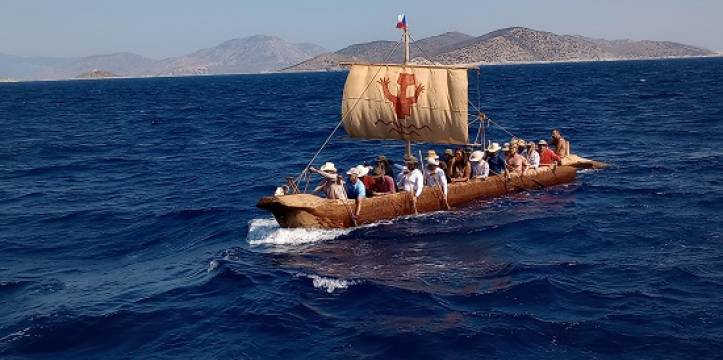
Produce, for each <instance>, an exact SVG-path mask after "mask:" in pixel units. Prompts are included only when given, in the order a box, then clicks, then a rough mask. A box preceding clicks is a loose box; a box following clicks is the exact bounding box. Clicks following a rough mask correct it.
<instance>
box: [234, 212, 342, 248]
mask: <svg viewBox="0 0 723 360" xmlns="http://www.w3.org/2000/svg"><path fill="white" fill-rule="evenodd" d="M350 232H351V229H334V230H326V229H303V228H294V229H284V228H281V227H280V226H279V224H278V223H277V222H276V220H274V219H273V218H271V219H253V220H251V221H249V233H248V235H246V240H247V241H248V243H249V244H250V245H253V246H263V245H267V246H268V245H270V246H273V245H287V246H288V245H291V246H293V245H301V244H309V243H314V242H318V241H324V240H332V239H335V238H337V237H339V236H342V235H346V234H348V233H350Z"/></svg>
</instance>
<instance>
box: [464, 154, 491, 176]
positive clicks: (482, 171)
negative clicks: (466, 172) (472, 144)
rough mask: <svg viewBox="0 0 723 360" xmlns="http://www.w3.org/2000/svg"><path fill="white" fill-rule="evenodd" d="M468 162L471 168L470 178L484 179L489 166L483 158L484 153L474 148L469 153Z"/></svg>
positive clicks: (487, 173)
mask: <svg viewBox="0 0 723 360" xmlns="http://www.w3.org/2000/svg"><path fill="white" fill-rule="evenodd" d="M469 163H470V165H471V168H472V176H471V177H472V179H482V180H484V179H486V178H487V177H488V176H489V174H490V166H489V164H488V163H487V161H485V160H484V153H483V152H482V151H480V150H475V151H473V152H472V154H470V155H469Z"/></svg>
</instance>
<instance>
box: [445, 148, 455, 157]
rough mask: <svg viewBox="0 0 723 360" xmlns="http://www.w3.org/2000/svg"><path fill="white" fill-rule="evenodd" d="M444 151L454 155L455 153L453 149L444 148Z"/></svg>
mask: <svg viewBox="0 0 723 360" xmlns="http://www.w3.org/2000/svg"><path fill="white" fill-rule="evenodd" d="M444 153H445V154H447V155H449V156H453V155H454V151H452V149H444Z"/></svg>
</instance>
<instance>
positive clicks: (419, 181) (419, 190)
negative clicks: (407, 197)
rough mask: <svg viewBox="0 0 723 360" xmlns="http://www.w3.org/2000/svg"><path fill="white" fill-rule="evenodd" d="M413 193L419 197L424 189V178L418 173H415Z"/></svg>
mask: <svg viewBox="0 0 723 360" xmlns="http://www.w3.org/2000/svg"><path fill="white" fill-rule="evenodd" d="M415 183H416V184H415V187H416V189H415V194H414V197H419V195H422V190H424V179H422V176H421V174H420V173H418V174H417V176H416V179H415Z"/></svg>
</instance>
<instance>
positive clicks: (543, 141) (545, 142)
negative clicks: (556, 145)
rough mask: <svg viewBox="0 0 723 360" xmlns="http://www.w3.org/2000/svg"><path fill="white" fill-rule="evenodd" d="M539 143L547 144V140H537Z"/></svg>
mask: <svg viewBox="0 0 723 360" xmlns="http://www.w3.org/2000/svg"><path fill="white" fill-rule="evenodd" d="M537 145H547V141H545V140H540V141H538V142H537Z"/></svg>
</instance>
